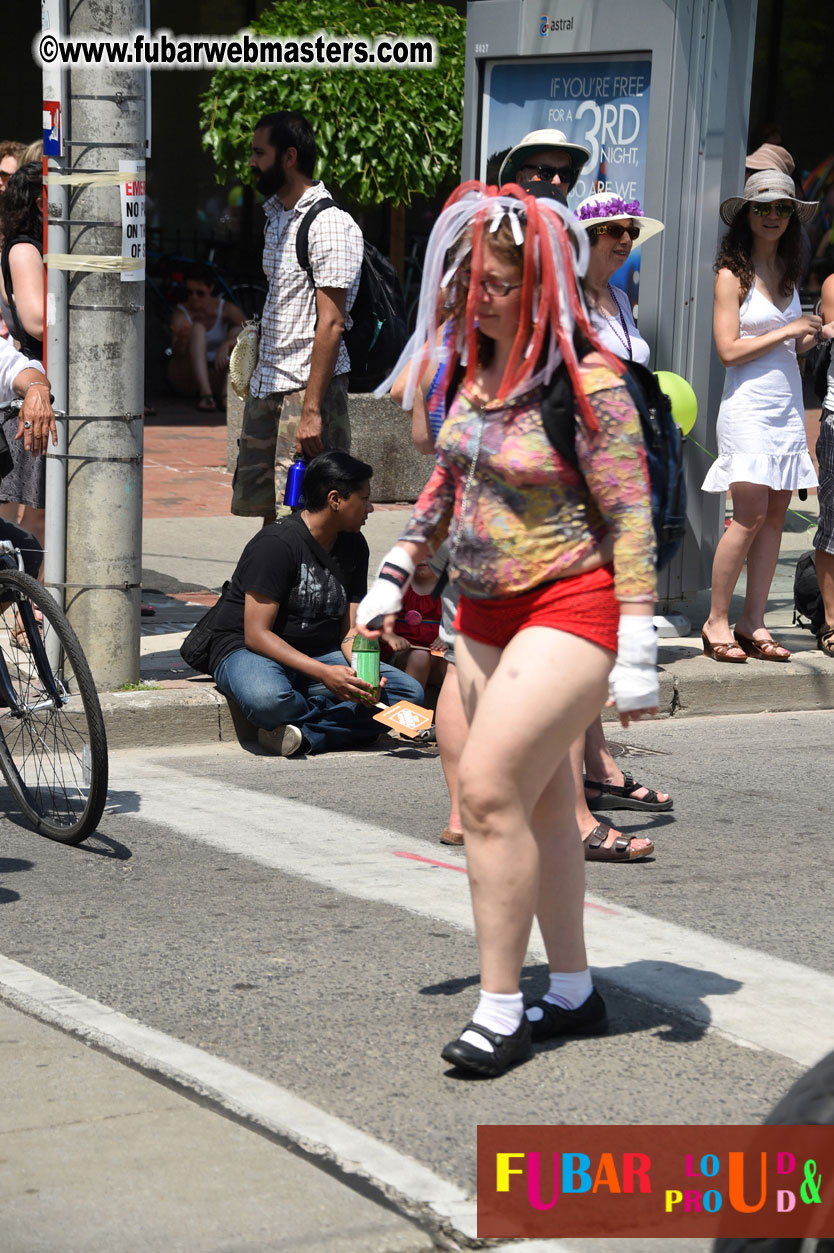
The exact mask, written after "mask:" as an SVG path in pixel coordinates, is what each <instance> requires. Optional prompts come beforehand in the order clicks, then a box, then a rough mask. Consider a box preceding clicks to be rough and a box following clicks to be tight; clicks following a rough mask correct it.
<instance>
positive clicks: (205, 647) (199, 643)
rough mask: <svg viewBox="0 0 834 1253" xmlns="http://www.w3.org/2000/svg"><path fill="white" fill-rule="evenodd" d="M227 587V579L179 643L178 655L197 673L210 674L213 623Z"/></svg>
mask: <svg viewBox="0 0 834 1253" xmlns="http://www.w3.org/2000/svg"><path fill="white" fill-rule="evenodd" d="M228 587H229V580H228V579H227V580H226V582H225V583H224V584H223V587H222V589H221V591H220V595H219V596H218V598H217V601H216V602H215V604H213V605H212V607H211V609H209V610H207V612H206V613H204V614H203V616H202V618H201V619H200V621H199V622H196V623H195V624H194V626H193V627H192V628H191V630H190V631H189V632H188V634H187V635H186V637H185V639H184V640H183V642H182V644H180V657H182V659H183V661H184V662H185V664H186V665H187V666H190V667H191V669H192V670H196V671H197V673H198V674H211V670H210V669H209V657H210V655H211V637H212V633H213V631H214V623H215V620H216V618H217V615H218V613H219V611H220V606H221V605H222V604H223V597H224V596H225V595H226V590H227V589H228Z"/></svg>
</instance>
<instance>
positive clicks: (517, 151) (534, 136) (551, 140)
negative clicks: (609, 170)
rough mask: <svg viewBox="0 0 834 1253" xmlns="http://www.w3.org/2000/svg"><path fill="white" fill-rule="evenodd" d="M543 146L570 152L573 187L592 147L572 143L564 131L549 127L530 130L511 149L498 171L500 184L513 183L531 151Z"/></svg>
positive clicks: (588, 159) (589, 156) (538, 149)
mask: <svg viewBox="0 0 834 1253" xmlns="http://www.w3.org/2000/svg"><path fill="white" fill-rule="evenodd" d="M542 148H563V149H564V150H565V152H567V153H568V155H569V156H570V159H571V165H572V167H573V169H572V175H571V187H572V186H573V184H574V183H575V182H576V180H577V178H578V177H579V171H580V170H581V169H582V167H583V165H584V164H585V162H586V161H590V159H591V152H590V149H589V148H584V147H583V146H582V144H574V143H571V141H570V140H569V139H568V137H567V135H566V134H565V132H564V131H557V130H547V129H546V130H540V131H530V133H529V135H525V136H524V138H523V139H522V141H521V143H519V144H516V146H515V147H514V148H511V149H510V151H509V152H508V153H507V155H506V156H505V157H504V160H503V161H502V162H501V169H500V170H499V171H498V185H499V186H500V187H503V186H504V184H505V183H512V182H513V180H514V179H515V176H516V174H518V171H519V170H520V169H521V167H522V165H524V162H525V160H526V159H527V157H529V155H530V153H531V152H540V151H541V149H542Z"/></svg>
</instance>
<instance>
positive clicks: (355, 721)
mask: <svg viewBox="0 0 834 1253" xmlns="http://www.w3.org/2000/svg"><path fill="white" fill-rule="evenodd" d="M316 661H320V662H323V663H324V665H326V666H346V665H347V662H346V661H345V655H344V653H343V652H342V650H341V649H336V651H335V652H332V653H323V654H322V655H321V656H319V657H316ZM380 674H381V675H384V677H385V678H386V680H387V682H386V685H385V687H383V689H382V693H381V695H380V700H382V701H385V703H386V704H388V705H394V704H396V702H397V701H398V700H410V701H414V702H415V703H416V704H418V705H420V704H422V703H423V699H424V696H423V689H422V687H421V686H420V684H419V683H418V682H417V680H416V679H412V677H411V675H409V674H405V673H404V672H403V671H402V670H397V669H396V668H395V667H394V666H388V665H386V664H385V662H382V664H381V665H380ZM214 681H215V683H216V684H217V686H218V687H219V689H220V691H221V692H222V693H223V695H224V696H230V697H231V698H232V699H233V700H236V701H237V703H238V704H239V705H240V707H241V709H242V710H243V712H244V714H245V715H246V717H247V718H248V719H249V721H250V722H251V723H253V724H254V725H255V726H256V727H263V728H264V729H265V730H267V731H271V730H272V728H273V727H276V726H278V724H279V723H286V722H291V723H292V724H293V725H294V726H297V727H298V728H299V730H300V731H301V732H302V734H303V735H304V738H305V739H306V741H307V744H308V751H309V752H311V753H324V752H327V751H328V750H330V749H334V748H353V747H354V746H355V745H357V744H371V743H373V741H374V740H375V739H377V737H378V736H379V735H381V734H382V728H381V727H380V724H379V723H378V722H374V720H373V715H374V713H376V712H377V711H376V710H374V709H368V708H367V707H366V706H364V705H362V704H359V703H357V702H354V701H338V700H337V699H336V698H335V696H333V694H332V693H331V692H330V691H328V689H327V688H326V687H325V686H324V684H323V683H320V682H318V681H317V680H316V679H311V678H310V676H309V675H306V674H302V673H301V672H300V671H299V670H292V669H290V667H289V666H281V665H279V664H278V662H277V661H271V660H270V658H269V657H263V656H261V654H260V653H253V652H252V651H251V650H250V649H248V648H238V649H236V650H235V651H234V652H233V653H229V655H228V657H224V658H223V660H222V661H221V662H220V664H219V666H218V667H217V669H216V670H215V672H214Z"/></svg>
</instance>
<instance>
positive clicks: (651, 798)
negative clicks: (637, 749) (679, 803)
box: [585, 770, 675, 814]
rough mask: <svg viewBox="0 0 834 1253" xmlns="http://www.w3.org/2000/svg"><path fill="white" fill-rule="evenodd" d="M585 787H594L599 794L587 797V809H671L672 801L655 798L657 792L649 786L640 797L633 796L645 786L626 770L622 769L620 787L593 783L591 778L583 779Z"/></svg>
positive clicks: (655, 811) (654, 812)
mask: <svg viewBox="0 0 834 1253" xmlns="http://www.w3.org/2000/svg"><path fill="white" fill-rule="evenodd" d="M585 787H586V788H589V787H590V788H596V790H597V791H598V792H599V796H594V797H588V796H586V798H585V799H586V801H587V802H588V808H589V809H642V810H644V811H646V810H647V811H648V812H649V813H653V814H656V813H661V812H662V811H664V810H667V809H671V808H672V806H673V805H674V803H675V802H674V801H673V800H672V798H671V797H669V800H668V801H661V800H658V799H657V792H655V791H653V790H652V789H651V788H650V787H648V788H646V795H645V796H642V797H639V798H638V797H636V796H633V795H632V793H634V792H639V791H640V788H641V787H646V785H645V783H637V782H636V781H635V779H634V776H633V775H631V774H629V772H628V771H627V770H624V771H623V782H622V786H621V787H617V786H616V785H615V784H613V783H594V782H592V780H591V779H586V780H585Z"/></svg>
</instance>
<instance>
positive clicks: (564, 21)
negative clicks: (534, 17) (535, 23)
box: [539, 13, 573, 35]
mask: <svg viewBox="0 0 834 1253" xmlns="http://www.w3.org/2000/svg"><path fill="white" fill-rule="evenodd" d="M556 30H573V18H572V17H555V18H553V20H552V21H551V19H550V18H549V17H548V16H547V14H546V13H542V15H541V17H540V19H539V34H540V35H549V34H550V32H551V31H556Z"/></svg>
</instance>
